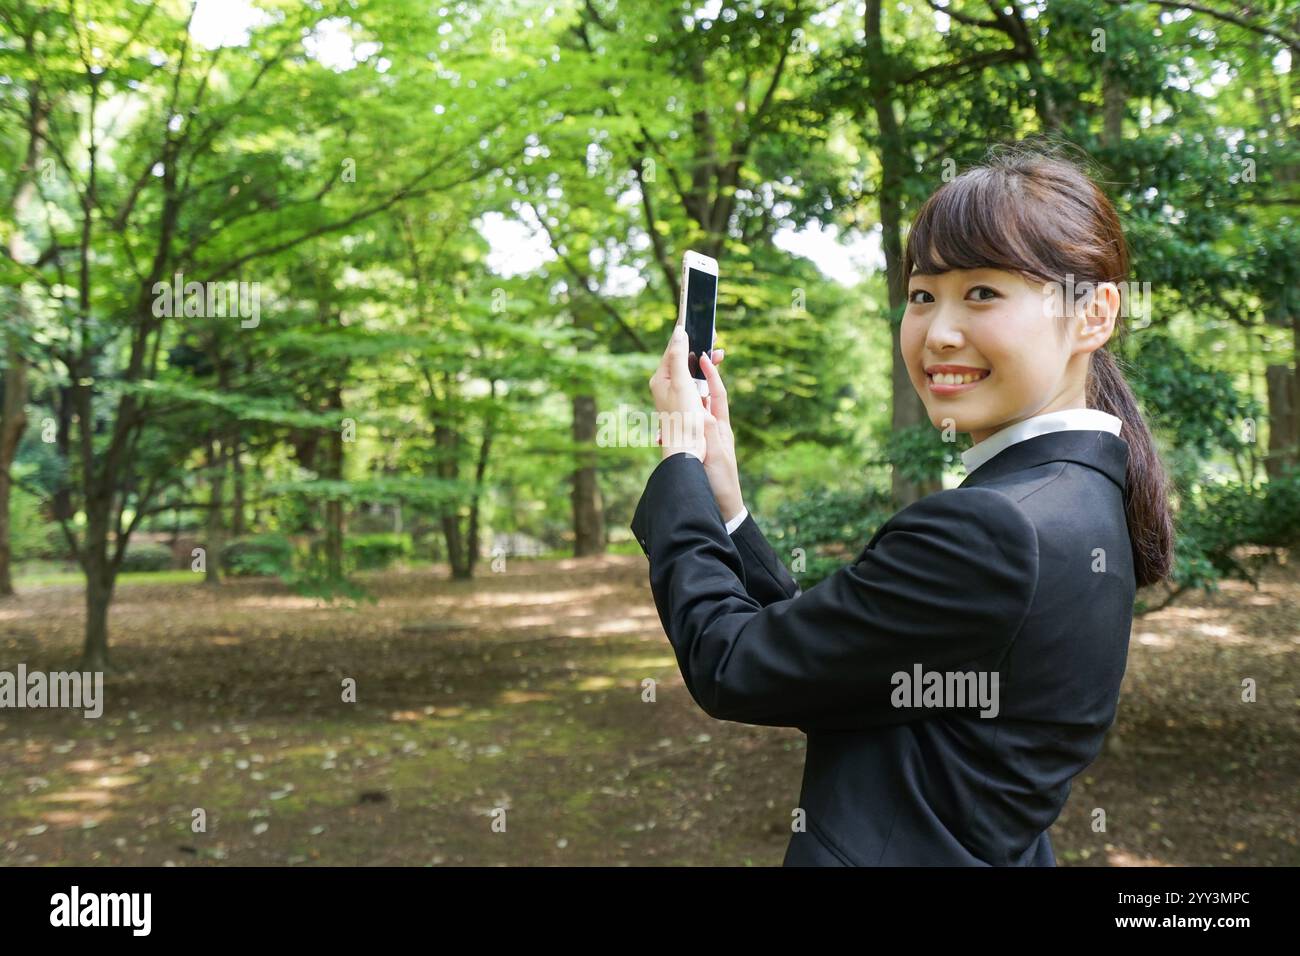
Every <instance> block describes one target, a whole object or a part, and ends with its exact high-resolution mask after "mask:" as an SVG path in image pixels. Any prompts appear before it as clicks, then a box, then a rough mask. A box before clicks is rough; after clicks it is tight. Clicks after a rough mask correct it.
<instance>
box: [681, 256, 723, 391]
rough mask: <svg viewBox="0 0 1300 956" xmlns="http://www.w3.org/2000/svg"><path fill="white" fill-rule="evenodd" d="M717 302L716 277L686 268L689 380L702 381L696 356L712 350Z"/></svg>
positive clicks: (698, 357)
mask: <svg viewBox="0 0 1300 956" xmlns="http://www.w3.org/2000/svg"><path fill="white" fill-rule="evenodd" d="M717 301H718V277H717V276H715V275H709V273H707V272H701V271H700V270H699V269H688V270H687V276H686V338H687V340H688V342H689V345H690V350H691V354H690V357H689V358H688V359H687V362H688V364H689V366H690V369H691V377H692V378H698V379H703V378H704V372H703V371H701V370H700V356H701V355H702V354H704V353H705V352H707V351H708V350H710V349H712V348H713V312H714V308H715V307H716V305H717Z"/></svg>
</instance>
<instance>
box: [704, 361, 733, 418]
mask: <svg viewBox="0 0 1300 956" xmlns="http://www.w3.org/2000/svg"><path fill="white" fill-rule="evenodd" d="M700 368H701V369H703V370H704V379H705V381H707V382H708V383H709V404H708V409H709V411H710V412H712V413H713V417H714V418H716V419H717V420H718V421H720V422H730V421H731V410H730V409H729V408H728V407H727V386H725V385H724V384H722V376H721V375H719V374H718V369H717V367H716V366H714V364H713V362H711V361H710V360H709V357H708V356H707V355H703V356H701V357H700Z"/></svg>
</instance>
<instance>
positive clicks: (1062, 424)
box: [727, 408, 1124, 534]
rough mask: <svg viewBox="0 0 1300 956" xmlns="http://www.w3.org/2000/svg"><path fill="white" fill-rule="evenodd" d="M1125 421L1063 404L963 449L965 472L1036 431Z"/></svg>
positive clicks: (738, 519) (737, 520)
mask: <svg viewBox="0 0 1300 956" xmlns="http://www.w3.org/2000/svg"><path fill="white" fill-rule="evenodd" d="M1123 424H1124V422H1123V421H1122V420H1121V419H1119V418H1116V417H1115V416H1114V415H1112V414H1110V413H1109V412H1103V411H1102V410H1101V409H1099V408H1064V409H1061V410H1060V411H1057V412H1045V413H1044V414H1042V415H1034V416H1033V417H1032V418H1026V419H1025V420H1024V421H1021V422H1016V423H1015V424H1014V425H1008V426H1007V427H1006V428H1001V429H998V430H997V431H995V432H994V433H993V434H992V435H990V436H989V437H988V438H986V439H984V440H983V441H982V442H980V443H979V444H977V445H972V446H971V447H970V448H967V449H966V450H965V451H964V452H962V453H961V460H962V464H964V465H965V466H966V473H967V474H970V473H971V472H972V471H974V470H975V469H976V468H978V467H979V466H980V465H982V464H984V462H986V461H988V460H989V459H990V458H992V457H993V456H994V455H996V454H997V453H998V452H1000V451H1002V450H1003V449H1005V448H1009V447H1011V446H1012V445H1014V444H1015V443H1016V442H1021V441H1024V440H1025V439H1027V438H1033V437H1035V436H1036V435H1046V434H1047V433H1048V432H1064V431H1104V432H1110V433H1111V434H1112V435H1118V434H1119V430H1120V427H1121V426H1122V425H1123ZM747 517H749V509H748V508H744V507H742V508H741V509H740V513H739V514H738V515H736V516H735V517H734V518H732V519H731V520H730V521H728V522H727V534H732V533H733V532H735V530H736V529H737V528H739V527H740V526H741V525H742V524H744V523H745V519H746V518H747Z"/></svg>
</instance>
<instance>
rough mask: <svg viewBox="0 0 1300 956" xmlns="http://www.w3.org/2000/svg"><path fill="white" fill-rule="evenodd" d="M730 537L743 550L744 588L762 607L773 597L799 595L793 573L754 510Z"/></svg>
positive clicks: (740, 551)
mask: <svg viewBox="0 0 1300 956" xmlns="http://www.w3.org/2000/svg"><path fill="white" fill-rule="evenodd" d="M731 540H732V541H734V542H735V543H736V550H737V551H738V552H739V553H740V562H741V568H742V570H743V571H744V584H745V591H746V593H748V594H749V596H750V597H752V598H753V599H754V600H755V601H757V602H758V606H759V607H767V606H768V605H769V604H771V603H772V602H773V601H780V600H783V599H785V598H792V597H798V596H799V594H800V593H802V592H801V589H800V587H799V584H798V583H797V582H796V581H795V579H794V576H793V575H792V574H790V571H789V570H788V569H787V568H786V566H785V564H783V563H782V561H781V559H780V558H779V557H778V556H777V553H776V551H774V550H773V548H772V545H770V544H769V543H768V541H767V538H766V537H764V536H763V532H762V531H760V530H759V527H758V523H757V522H756V521H754V516H753V515H752V514H751V515H749V516H748V517H746V518H745V520H744V521H742V522H741V524H740V527H738V528H737V529H736V530H735V531H734V532H732V535H731Z"/></svg>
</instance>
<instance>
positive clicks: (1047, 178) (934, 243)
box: [902, 144, 1174, 586]
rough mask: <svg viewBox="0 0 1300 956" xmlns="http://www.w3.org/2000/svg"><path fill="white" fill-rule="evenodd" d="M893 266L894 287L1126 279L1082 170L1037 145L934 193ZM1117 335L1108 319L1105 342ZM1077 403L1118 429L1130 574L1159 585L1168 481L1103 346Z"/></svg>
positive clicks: (1118, 236)
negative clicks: (917, 278)
mask: <svg viewBox="0 0 1300 956" xmlns="http://www.w3.org/2000/svg"><path fill="white" fill-rule="evenodd" d="M902 265H903V278H904V282H906V278H907V277H908V276H910V275H911V274H912V272H913V271H919V272H923V273H927V274H936V273H940V272H946V271H948V270H950V269H1002V270H1005V271H1009V272H1016V273H1019V274H1021V275H1023V276H1025V277H1026V278H1029V279H1031V280H1038V281H1041V282H1052V283H1066V282H1068V281H1070V280H1069V278H1068V277H1070V276H1073V282H1074V283H1075V285H1076V286H1083V283H1085V282H1090V283H1094V284H1096V283H1101V282H1115V283H1125V282H1127V280H1128V276H1129V254H1128V246H1127V244H1126V243H1125V241H1124V233H1123V230H1122V229H1121V227H1120V221H1119V216H1118V214H1117V213H1116V212H1115V207H1114V206H1113V205H1112V204H1111V202H1110V200H1109V199H1107V198H1106V195H1105V193H1103V192H1102V191H1101V189H1100V188H1099V187H1098V186H1097V184H1096V183H1095V182H1093V180H1092V179H1091V178H1089V176H1088V175H1087V173H1085V172H1084V171H1083V169H1081V168H1080V167H1079V166H1078V165H1076V164H1075V163H1074V162H1073V161H1071V160H1070V159H1067V158H1065V157H1064V156H1062V155H1061V153H1060V151H1059V150H1058V149H1056V148H1053V147H1051V146H1049V145H1043V144H1029V145H1027V144H1016V145H1013V146H995V147H993V148H992V149H991V150H990V151H989V155H988V157H987V158H986V160H985V162H984V163H982V164H981V165H979V166H975V167H973V168H971V169H968V170H966V171H965V172H963V173H962V174H961V175H959V176H957V177H956V178H955V179H953V180H952V181H951V182H947V183H945V184H944V185H942V186H940V187H939V188H938V189H937V190H936V191H935V192H934V194H933V195H931V196H930V198H929V199H927V200H926V201H925V204H924V205H923V206H922V207H921V210H920V212H919V213H918V214H917V216H916V221H915V222H914V223H913V225H912V230H911V232H910V233H909V235H908V238H907V249H906V251H905V253H904V256H903V263H902ZM1085 288H1086V287H1085ZM1123 288H1124V286H1123V285H1121V290H1123ZM1067 304H1068V303H1067ZM1121 331H1122V329H1121V326H1120V319H1119V318H1117V319H1116V324H1115V332H1114V334H1113V335H1112V337H1111V338H1112V341H1114V340H1115V339H1118V338H1119V336H1120V335H1121ZM1085 402H1086V404H1087V406H1088V407H1089V408H1098V409H1101V410H1102V411H1104V412H1109V413H1110V414H1112V415H1114V416H1116V417H1117V418H1119V419H1120V420H1121V421H1122V422H1123V423H1124V428H1123V435H1122V437H1123V438H1124V439H1125V441H1127V442H1128V447H1129V459H1128V475H1127V482H1126V485H1127V487H1126V489H1125V492H1124V511H1125V516H1126V518H1127V520H1128V531H1129V540H1130V541H1131V542H1132V546H1133V570H1134V572H1135V575H1136V577H1137V583H1138V585H1139V586H1146V585H1149V584H1154V583H1156V582H1157V581H1161V580H1164V579H1165V578H1167V577H1168V576H1169V572H1170V569H1171V567H1172V565H1173V547H1174V545H1173V542H1174V526H1173V520H1172V518H1171V516H1170V512H1169V491H1168V489H1169V482H1168V478H1167V477H1166V474H1165V469H1164V466H1163V465H1162V464H1161V462H1160V457H1159V455H1158V454H1157V453H1156V449H1155V442H1154V441H1153V439H1152V437H1151V430H1150V428H1148V427H1147V423H1146V420H1145V419H1144V418H1143V417H1142V412H1141V411H1140V410H1139V409H1138V404H1137V399H1136V398H1134V396H1133V391H1132V389H1131V388H1129V385H1128V382H1127V381H1125V378H1124V373H1123V371H1121V368H1120V363H1119V360H1118V359H1117V358H1116V356H1115V355H1114V354H1113V353H1112V352H1111V350H1110V348H1109V343H1107V345H1103V346H1102V347H1101V348H1099V349H1097V350H1096V351H1095V352H1093V353H1092V357H1091V359H1090V360H1089V366H1088V378H1087V385H1086V389H1085Z"/></svg>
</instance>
